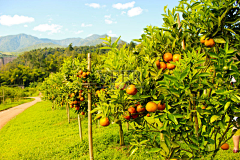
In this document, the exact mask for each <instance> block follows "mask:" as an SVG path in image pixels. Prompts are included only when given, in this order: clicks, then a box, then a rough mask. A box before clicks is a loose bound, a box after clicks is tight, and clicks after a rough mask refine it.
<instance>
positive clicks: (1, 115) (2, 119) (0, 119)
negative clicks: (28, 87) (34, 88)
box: [0, 97, 41, 129]
mask: <svg viewBox="0 0 240 160" xmlns="http://www.w3.org/2000/svg"><path fill="white" fill-rule="evenodd" d="M30 98H35V100H34V101H32V102H28V103H24V104H21V105H19V106H16V107H13V108H10V109H7V110H4V111H1V112H0V129H1V128H2V127H3V126H4V125H5V124H6V123H7V122H8V121H10V120H11V119H12V118H14V117H15V116H17V115H18V114H20V113H22V112H23V111H24V110H25V109H27V108H28V107H31V106H32V105H34V104H36V103H37V102H40V101H41V98H40V97H30Z"/></svg>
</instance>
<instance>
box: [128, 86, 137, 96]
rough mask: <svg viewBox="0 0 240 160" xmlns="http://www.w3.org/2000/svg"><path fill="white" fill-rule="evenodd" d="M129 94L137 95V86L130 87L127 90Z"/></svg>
mask: <svg viewBox="0 0 240 160" xmlns="http://www.w3.org/2000/svg"><path fill="white" fill-rule="evenodd" d="M126 92H127V94H129V95H135V94H136V93H137V88H136V87H135V85H129V86H128V87H127V89H126Z"/></svg>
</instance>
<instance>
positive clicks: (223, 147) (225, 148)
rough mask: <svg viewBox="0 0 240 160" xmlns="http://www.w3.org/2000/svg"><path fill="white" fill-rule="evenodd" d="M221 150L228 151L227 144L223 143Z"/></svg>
mask: <svg viewBox="0 0 240 160" xmlns="http://www.w3.org/2000/svg"><path fill="white" fill-rule="evenodd" d="M221 148H222V150H228V149H229V145H228V144H227V143H224V144H223V145H222V146H221Z"/></svg>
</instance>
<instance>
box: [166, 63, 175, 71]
mask: <svg viewBox="0 0 240 160" xmlns="http://www.w3.org/2000/svg"><path fill="white" fill-rule="evenodd" d="M175 67H176V66H175V65H174V64H171V63H167V68H168V69H169V70H172V69H174V68H175Z"/></svg>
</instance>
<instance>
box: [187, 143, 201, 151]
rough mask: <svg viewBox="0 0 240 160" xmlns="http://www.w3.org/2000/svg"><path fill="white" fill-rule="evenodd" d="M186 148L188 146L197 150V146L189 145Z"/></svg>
mask: <svg viewBox="0 0 240 160" xmlns="http://www.w3.org/2000/svg"><path fill="white" fill-rule="evenodd" d="M188 146H189V147H190V148H191V149H194V150H199V148H198V146H197V145H195V144H189V145H188Z"/></svg>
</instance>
